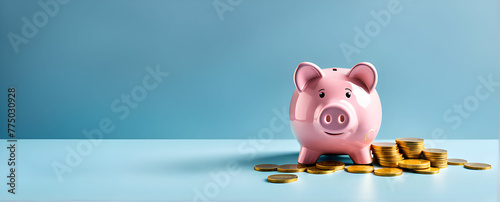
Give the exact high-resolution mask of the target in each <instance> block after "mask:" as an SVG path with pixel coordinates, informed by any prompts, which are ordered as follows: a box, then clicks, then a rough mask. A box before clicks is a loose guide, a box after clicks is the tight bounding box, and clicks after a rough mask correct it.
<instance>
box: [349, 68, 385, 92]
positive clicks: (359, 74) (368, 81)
mask: <svg viewBox="0 0 500 202" xmlns="http://www.w3.org/2000/svg"><path fill="white" fill-rule="evenodd" d="M347 76H349V77H351V78H355V79H359V80H360V81H361V82H363V83H364V84H365V85H366V89H367V90H368V93H370V92H371V91H372V90H373V89H375V86H376V85H377V79H378V76H377V70H376V69H375V67H374V66H373V65H372V64H371V63H369V62H361V63H358V64H357V65H354V67H352V69H351V71H349V73H347Z"/></svg>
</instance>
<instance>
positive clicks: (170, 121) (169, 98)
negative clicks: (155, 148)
mask: <svg viewBox="0 0 500 202" xmlns="http://www.w3.org/2000/svg"><path fill="white" fill-rule="evenodd" d="M44 2H45V1H44ZM221 2H223V3H224V4H226V5H229V6H230V7H231V8H232V9H233V10H232V11H228V12H225V13H224V14H223V17H224V18H223V19H221V18H219V16H218V15H217V12H216V9H215V8H214V5H213V1H194V0H190V1H111V0H107V1H97V0H95V1H71V2H69V3H68V4H65V5H60V6H59V12H58V13H57V14H56V15H55V16H54V17H50V18H49V19H48V23H47V24H46V25H45V26H43V27H40V28H39V29H38V33H37V34H36V35H35V36H34V37H33V38H30V39H29V42H28V43H27V44H22V45H20V46H19V52H17V53H16V52H15V51H14V49H13V47H12V45H11V43H10V41H9V39H8V38H7V34H8V33H9V32H13V33H15V34H18V35H21V29H22V26H23V24H24V23H23V21H22V20H21V19H22V17H23V16H24V17H27V18H28V19H30V21H32V20H31V19H32V17H33V15H34V14H35V13H37V12H39V11H41V10H42V8H41V7H40V6H39V5H38V1H27V0H23V1H0V25H1V26H0V37H1V39H0V68H1V73H0V92H3V93H0V98H1V99H0V106H2V107H1V108H3V109H4V110H0V112H2V111H3V113H0V129H1V131H6V125H7V124H6V122H7V112H6V109H7V107H6V106H7V88H9V87H11V86H14V87H16V88H17V101H16V104H17V109H16V110H17V121H16V127H17V135H18V136H17V137H18V138H85V136H84V135H83V134H82V130H92V129H95V128H98V127H99V122H100V121H101V120H102V119H103V118H109V119H110V120H111V121H112V122H113V125H114V130H113V131H112V132H110V133H108V134H105V135H104V138H201V139H211V138H249V137H250V138H252V137H254V138H255V136H256V135H257V134H258V133H259V132H260V131H262V130H263V129H264V128H267V127H269V124H270V120H272V119H273V117H277V115H276V113H275V112H273V109H276V110H278V111H283V108H286V113H287V111H288V106H289V102H290V99H291V95H292V92H293V90H294V85H293V80H292V77H293V72H294V70H295V67H296V66H297V65H298V64H299V63H300V62H303V61H310V62H314V63H316V64H317V65H319V66H320V67H322V68H328V67H334V66H335V67H344V68H350V67H352V66H353V65H355V64H356V63H358V62H362V61H368V62H371V63H373V64H374V65H375V67H376V68H377V71H378V74H379V83H378V85H377V91H378V92H379V95H380V98H381V101H382V108H383V120H382V127H381V130H380V133H379V135H378V137H377V138H379V139H392V138H396V137H402V136H415V137H422V138H433V136H432V131H434V130H436V129H442V130H443V131H444V138H451V139H455V138H457V139H458V138H465V139H467V138H471V139H473V138H474V139H475V138H497V137H498V123H499V96H498V95H499V93H498V90H499V87H496V88H495V91H494V92H493V94H492V95H491V96H490V97H489V98H488V99H485V100H482V101H480V102H479V106H478V108H477V109H476V110H473V111H472V112H470V115H469V117H468V118H462V123H461V124H460V125H459V126H458V127H457V128H456V129H453V128H452V126H453V123H450V122H447V121H445V120H444V119H443V114H444V113H445V112H446V111H447V110H449V109H453V105H454V104H463V102H464V100H466V98H468V97H469V96H474V92H475V89H476V87H477V86H478V85H481V82H480V81H479V80H478V77H483V78H488V76H489V75H491V77H492V79H493V80H494V81H500V76H499V75H500V74H499V73H500V72H499V69H500V60H499V56H500V47H499V46H500V43H499V11H498V8H499V5H498V1H492V0H490V1H455V0H453V1H451V0H450V1H430V0H429V1H401V3H400V7H402V9H403V10H402V11H401V12H400V13H398V14H393V15H392V18H391V21H390V23H389V24H388V26H387V27H382V28H381V30H380V33H378V35H376V36H374V37H371V38H370V39H371V41H370V43H369V44H368V45H367V46H366V47H364V48H360V53H355V54H353V55H352V56H351V58H350V60H349V61H348V60H347V59H346V57H344V54H343V53H342V51H341V49H340V47H339V44H341V43H342V42H345V43H348V44H351V45H354V37H355V35H356V33H355V31H354V29H355V27H359V28H361V29H363V30H364V27H365V25H366V24H367V23H369V22H370V21H375V18H374V17H373V16H372V15H370V11H372V10H373V11H375V12H379V11H381V10H383V9H384V10H386V9H387V7H388V5H387V4H388V2H389V1H368V0H366V1H288V0H281V1H278V0H273V1H264V0H255V1H248V0H247V1H243V2H242V3H241V4H239V5H234V6H231V5H230V4H229V3H227V2H226V1H221ZM156 65H159V66H160V69H161V70H162V71H165V72H168V73H170V75H169V76H168V77H167V78H165V79H164V81H163V82H162V83H161V84H160V85H159V86H158V87H157V88H156V89H154V90H152V91H149V92H148V94H147V97H146V99H145V100H144V101H142V102H140V103H138V106H137V108H135V109H131V110H130V114H129V115H128V116H127V117H126V118H125V119H124V120H120V119H119V118H118V117H119V116H120V115H121V114H120V113H115V112H113V111H112V110H111V107H110V105H111V103H112V102H113V101H114V100H115V99H119V98H120V96H121V95H122V94H124V93H130V92H131V90H132V89H133V88H134V87H136V86H138V85H141V84H142V79H143V77H144V76H145V75H147V74H148V72H147V70H146V69H145V67H146V66H151V67H153V68H154V67H155V66H156ZM483 91H484V89H483ZM484 92H487V91H484ZM277 124H278V125H279V124H280V123H277ZM284 127H285V130H281V131H279V132H276V133H275V134H274V138H278V139H281V138H294V137H293V134H292V132H291V130H290V128H289V126H288V125H285V126H284ZM6 137H7V136H6V135H5V133H4V132H2V136H1V138H6ZM434 138H435V137H434Z"/></svg>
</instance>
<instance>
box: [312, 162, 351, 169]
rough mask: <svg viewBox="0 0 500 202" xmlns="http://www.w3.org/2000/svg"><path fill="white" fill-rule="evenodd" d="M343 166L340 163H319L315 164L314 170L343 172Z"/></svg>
mask: <svg viewBox="0 0 500 202" xmlns="http://www.w3.org/2000/svg"><path fill="white" fill-rule="evenodd" d="M344 167H345V164H344V163H342V162H340V161H321V162H318V163H316V168H318V169H321V170H343V169H344Z"/></svg>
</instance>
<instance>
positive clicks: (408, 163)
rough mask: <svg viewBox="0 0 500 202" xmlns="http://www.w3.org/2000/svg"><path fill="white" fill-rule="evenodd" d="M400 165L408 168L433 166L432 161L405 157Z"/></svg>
mask: <svg viewBox="0 0 500 202" xmlns="http://www.w3.org/2000/svg"><path fill="white" fill-rule="evenodd" d="M398 165H399V167H401V168H408V169H423V168H428V167H430V166H431V162H430V161H428V160H423V159H405V160H402V161H400V162H398Z"/></svg>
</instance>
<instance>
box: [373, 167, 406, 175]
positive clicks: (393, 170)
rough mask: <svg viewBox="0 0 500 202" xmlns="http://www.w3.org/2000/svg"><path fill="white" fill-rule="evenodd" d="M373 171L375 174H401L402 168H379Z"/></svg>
mask: <svg viewBox="0 0 500 202" xmlns="http://www.w3.org/2000/svg"><path fill="white" fill-rule="evenodd" d="M374 173H375V175H377V176H384V177H392V176H399V175H402V174H403V170H401V169H399V168H380V169H377V170H375V172H374Z"/></svg>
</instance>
